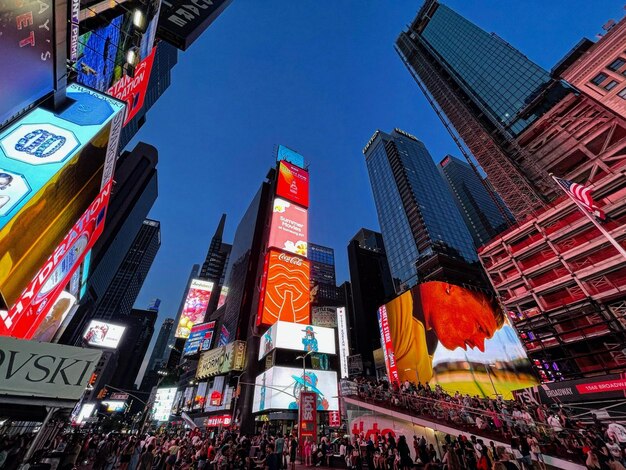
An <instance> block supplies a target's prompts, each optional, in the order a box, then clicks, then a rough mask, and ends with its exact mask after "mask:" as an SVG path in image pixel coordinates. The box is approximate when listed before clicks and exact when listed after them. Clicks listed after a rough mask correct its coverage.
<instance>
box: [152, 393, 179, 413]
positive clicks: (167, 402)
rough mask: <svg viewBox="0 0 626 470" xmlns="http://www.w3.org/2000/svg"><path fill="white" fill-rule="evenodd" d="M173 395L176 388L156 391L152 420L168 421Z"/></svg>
mask: <svg viewBox="0 0 626 470" xmlns="http://www.w3.org/2000/svg"><path fill="white" fill-rule="evenodd" d="M175 395H176V387H171V388H159V389H157V392H156V397H155V399H154V405H153V406H152V419H153V420H154V421H164V422H165V421H168V420H169V419H170V412H171V411H172V405H174V397H175Z"/></svg>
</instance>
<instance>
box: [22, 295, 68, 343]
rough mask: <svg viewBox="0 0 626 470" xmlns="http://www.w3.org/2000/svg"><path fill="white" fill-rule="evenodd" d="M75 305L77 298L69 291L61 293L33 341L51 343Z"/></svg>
mask: <svg viewBox="0 0 626 470" xmlns="http://www.w3.org/2000/svg"><path fill="white" fill-rule="evenodd" d="M74 305H76V297H74V296H73V295H72V294H70V293H69V292H67V291H61V293H60V294H59V296H58V297H57V299H56V300H55V302H54V304H53V305H52V308H50V310H48V314H47V315H46V316H45V317H44V319H43V321H42V322H41V324H40V325H39V327H38V328H37V331H35V334H34V335H33V337H32V338H31V339H32V340H34V341H43V342H46V343H49V342H51V341H52V339H53V338H54V335H55V334H56V332H57V330H58V329H59V328H60V327H61V324H62V323H63V321H64V320H65V318H66V317H67V314H68V313H70V310H71V309H72V307H73V306H74Z"/></svg>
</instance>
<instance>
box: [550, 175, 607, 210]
mask: <svg viewBox="0 0 626 470" xmlns="http://www.w3.org/2000/svg"><path fill="white" fill-rule="evenodd" d="M553 178H554V181H556V182H557V183H558V184H559V186H561V187H562V188H563V189H564V190H565V192H566V193H567V194H568V195H569V196H570V197H571V198H572V199H574V200H575V201H577V202H579V203H580V204H581V205H582V206H583V207H584V208H585V209H587V210H588V211H589V212H591V213H592V214H593V215H595V216H596V217H597V218H598V219H600V220H604V219H606V214H605V213H604V211H603V210H602V209H600V208H599V207H598V206H597V205H596V203H595V201H594V200H593V197H592V196H591V188H588V187H586V186H583V185H582V184H578V183H574V182H572V181H569V180H566V179H563V178H557V177H556V176H553Z"/></svg>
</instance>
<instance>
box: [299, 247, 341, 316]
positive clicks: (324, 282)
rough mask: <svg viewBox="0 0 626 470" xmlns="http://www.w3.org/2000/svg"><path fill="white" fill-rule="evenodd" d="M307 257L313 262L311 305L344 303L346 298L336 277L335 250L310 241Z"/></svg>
mask: <svg viewBox="0 0 626 470" xmlns="http://www.w3.org/2000/svg"><path fill="white" fill-rule="evenodd" d="M307 257H308V258H309V261H310V262H311V305H313V306H317V305H319V306H338V305H343V303H344V298H343V295H342V292H341V290H340V289H339V288H338V287H337V280H336V278H335V250H333V249H332V248H330V247H327V246H322V245H316V244H314V243H309V244H308V255H307Z"/></svg>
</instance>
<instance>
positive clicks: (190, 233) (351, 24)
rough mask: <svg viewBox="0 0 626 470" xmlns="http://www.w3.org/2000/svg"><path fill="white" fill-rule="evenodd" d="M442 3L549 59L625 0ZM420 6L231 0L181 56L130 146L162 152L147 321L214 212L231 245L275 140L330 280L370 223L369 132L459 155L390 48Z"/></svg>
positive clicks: (201, 249)
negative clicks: (291, 155)
mask: <svg viewBox="0 0 626 470" xmlns="http://www.w3.org/2000/svg"><path fill="white" fill-rule="evenodd" d="M444 3H446V4H447V5H448V6H450V7H451V8H453V9H454V10H456V11H457V12H459V13H461V14H462V15H464V16H466V17H467V18H469V19H470V20H471V21H473V22H474V23H476V24H478V25H479V26H480V27H482V28H483V29H485V30H487V31H494V32H497V34H498V35H499V36H501V37H502V38H504V39H505V40H506V41H508V42H510V43H511V44H512V45H513V46H515V47H517V48H518V49H520V50H521V51H523V52H524V53H526V54H527V55H528V56H529V57H530V58H531V59H532V60H534V61H535V62H537V63H538V64H539V65H541V66H543V67H544V68H547V69H550V68H551V67H552V66H553V65H554V64H555V63H556V62H557V61H558V60H559V59H560V58H561V57H562V56H563V55H564V54H565V53H566V52H567V51H569V50H570V49H571V48H572V47H573V46H574V45H575V44H576V43H577V42H578V41H579V40H580V39H581V38H582V37H583V36H587V37H589V38H591V39H595V36H596V34H598V33H599V32H601V31H602V29H601V26H602V25H603V24H604V23H605V22H606V21H607V20H608V19H609V18H615V19H618V18H620V17H621V15H622V13H623V10H622V5H623V0H602V1H601V2H589V1H588V0H558V1H557V0H554V1H550V2H546V1H542V0H526V1H524V2H515V1H505V2H503V1H501V0H481V1H478V0H447V1H445V2H444ZM421 4H422V2H421V0H378V1H374V0H335V1H331V2H317V1H313V0H268V1H261V0H234V2H233V3H232V5H231V6H230V7H228V8H227V9H226V11H225V12H224V13H223V14H222V15H221V16H220V17H219V18H218V19H217V20H216V21H215V22H214V23H213V24H212V25H211V26H210V27H209V28H208V29H207V31H205V33H204V34H203V35H202V36H201V37H200V39H198V40H197V41H196V42H195V43H194V44H193V45H192V46H191V48H190V49H189V50H188V51H187V52H184V53H180V54H179V62H178V65H177V66H176V67H175V68H174V70H173V74H172V85H171V86H170V88H169V89H168V90H167V91H166V92H165V94H164V95H163V96H162V97H161V99H160V100H159V102H158V103H157V104H156V105H155V106H154V107H153V108H152V109H151V110H150V111H149V113H148V118H147V122H146V124H145V125H144V127H143V129H141V131H140V132H139V134H138V136H137V137H136V138H135V139H134V141H133V143H131V145H130V146H129V147H130V148H132V146H134V143H136V142H137V141H138V140H142V141H145V142H148V143H150V144H152V145H154V146H156V147H157V148H158V149H159V159H160V162H159V166H158V170H159V198H158V200H157V202H156V204H155V205H154V207H153V210H152V212H151V213H150V217H152V218H154V219H157V220H160V221H161V224H162V245H161V249H160V251H159V254H158V256H157V258H156V260H155V262H154V264H153V266H152V270H151V272H150V275H149V277H148V279H147V281H146V283H145V285H144V287H143V290H142V292H141V295H140V297H139V299H138V301H137V305H138V306H139V307H145V306H146V305H147V302H148V301H149V300H150V299H151V298H154V297H159V298H161V299H162V300H163V303H162V307H161V314H160V318H159V320H163V319H164V318H166V317H173V316H175V314H176V310H177V308H178V305H179V303H180V300H181V296H182V292H183V290H184V288H185V283H186V280H187V277H188V274H189V270H190V268H191V266H192V265H193V264H194V263H202V261H203V260H204V257H205V254H206V251H207V248H208V245H209V241H210V238H211V236H212V234H213V232H214V231H215V227H216V225H217V223H218V220H219V217H220V214H221V213H222V212H226V213H227V214H228V218H227V224H226V233H225V241H226V242H231V241H232V237H233V235H234V231H235V228H236V225H237V223H238V222H239V219H240V218H241V216H242V215H243V213H244V211H245V209H246V208H247V206H248V204H249V202H250V200H251V198H252V196H253V195H254V194H255V192H256V191H257V189H258V187H259V185H260V182H261V181H262V180H263V179H264V177H265V175H266V174H267V171H268V169H269V168H270V167H271V166H272V165H273V164H274V149H275V146H276V145H277V144H279V143H282V144H285V145H287V146H289V147H291V148H293V149H294V150H297V151H299V152H300V153H301V154H302V155H304V156H305V158H306V159H307V161H308V162H309V163H310V171H311V206H310V210H309V241H311V242H314V243H318V244H322V245H327V246H330V247H333V248H334V249H335V257H336V265H337V281H338V283H340V282H343V281H344V280H347V279H348V277H349V274H348V262H347V251H346V247H347V244H348V241H349V240H350V239H351V238H352V236H353V235H354V234H355V233H356V232H357V231H358V230H359V229H360V228H361V227H367V228H372V229H378V221H377V216H376V210H375V207H374V202H373V198H372V192H371V189H370V186H369V179H368V176H367V171H366V167H365V161H364V158H363V154H362V153H361V150H362V148H363V146H364V145H365V144H366V143H367V141H368V140H369V138H370V137H371V136H372V134H373V133H374V131H375V130H376V129H378V128H380V129H381V130H384V131H391V130H392V129H393V128H394V127H399V128H401V129H403V130H406V131H407V132H410V133H412V134H414V135H416V136H417V137H418V138H419V139H421V140H422V141H423V142H424V143H425V144H426V146H427V147H428V149H429V150H430V152H431V154H432V156H433V158H434V159H435V160H436V161H440V160H441V158H443V156H444V155H445V154H446V153H452V154H454V155H457V156H459V152H458V151H457V148H456V146H455V145H454V143H453V141H452V140H451V139H450V137H449V136H448V134H447V133H446V131H445V129H444V128H443V126H442V125H441V123H440V121H439V119H438V118H437V116H436V115H435V114H434V112H433V111H432V109H431V108H430V105H429V104H428V103H427V102H426V100H425V99H424V97H423V96H422V94H421V92H420V91H419V89H418V87H417V85H416V84H415V83H414V81H413V79H412V78H411V76H410V74H409V73H408V71H407V70H406V69H405V67H404V65H403V64H402V63H401V61H400V59H399V57H398V56H397V54H396V52H395V51H394V49H393V44H394V41H395V39H396V37H397V36H398V34H399V33H400V31H401V30H403V29H404V28H405V25H406V24H407V23H409V22H410V21H411V20H412V19H413V18H414V16H415V14H416V12H417V10H418V8H419V7H420V6H421ZM158 327H160V321H159V324H158V325H157V328H158ZM155 337H156V334H155Z"/></svg>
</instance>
